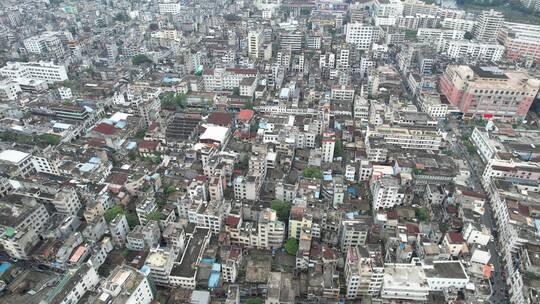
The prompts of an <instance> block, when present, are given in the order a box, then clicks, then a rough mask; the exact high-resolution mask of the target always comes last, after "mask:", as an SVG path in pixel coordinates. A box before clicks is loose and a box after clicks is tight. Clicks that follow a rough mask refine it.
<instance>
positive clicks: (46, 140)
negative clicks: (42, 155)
mask: <svg viewBox="0 0 540 304" xmlns="http://www.w3.org/2000/svg"><path fill="white" fill-rule="evenodd" d="M60 139H61V137H60V136H58V135H55V134H47V133H46V134H40V135H38V136H36V137H35V138H34V141H35V142H36V143H37V144H38V145H41V146H56V145H58V144H59V143H60Z"/></svg>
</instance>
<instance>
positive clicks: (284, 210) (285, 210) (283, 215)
mask: <svg viewBox="0 0 540 304" xmlns="http://www.w3.org/2000/svg"><path fill="white" fill-rule="evenodd" d="M270 208H272V209H274V210H276V214H277V217H278V219H279V220H280V221H282V222H287V221H288V220H289V213H290V212H291V204H290V203H287V202H284V201H282V200H278V199H275V200H272V202H271V204H270Z"/></svg>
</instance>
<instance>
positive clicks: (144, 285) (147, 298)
mask: <svg viewBox="0 0 540 304" xmlns="http://www.w3.org/2000/svg"><path fill="white" fill-rule="evenodd" d="M101 291H102V293H101V295H100V296H99V299H100V300H101V301H103V303H110V302H109V301H112V303H116V302H122V303H125V304H150V303H151V302H152V300H153V299H154V294H153V292H152V287H151V286H150V281H148V278H147V277H146V275H145V274H144V273H142V272H140V271H139V270H137V269H136V268H133V267H131V266H128V265H121V266H117V267H116V268H115V269H114V270H113V272H112V273H111V274H110V275H109V277H108V278H107V279H106V280H105V282H103V283H102V284H101Z"/></svg>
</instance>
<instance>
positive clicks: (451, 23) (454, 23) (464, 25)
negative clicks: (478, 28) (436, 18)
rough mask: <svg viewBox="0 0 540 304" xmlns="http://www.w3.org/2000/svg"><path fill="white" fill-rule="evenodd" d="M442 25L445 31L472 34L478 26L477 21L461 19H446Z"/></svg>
mask: <svg viewBox="0 0 540 304" xmlns="http://www.w3.org/2000/svg"><path fill="white" fill-rule="evenodd" d="M440 24H441V27H442V28H443V29H451V30H458V31H464V32H472V30H473V28H474V26H475V25H476V21H475V20H469V19H460V18H444V19H443V20H442V21H441V22H440Z"/></svg>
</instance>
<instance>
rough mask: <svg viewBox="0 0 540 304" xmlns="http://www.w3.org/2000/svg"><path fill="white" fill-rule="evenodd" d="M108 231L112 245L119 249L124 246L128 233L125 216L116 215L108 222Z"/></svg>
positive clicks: (121, 214)
mask: <svg viewBox="0 0 540 304" xmlns="http://www.w3.org/2000/svg"><path fill="white" fill-rule="evenodd" d="M109 231H110V232H111V236H112V240H113V243H114V244H115V245H116V246H119V247H122V246H124V245H125V244H126V241H127V235H128V233H129V231H130V229H129V225H128V222H127V219H126V215H125V214H123V213H120V214H117V215H116V217H115V218H114V219H113V220H112V221H110V222H109Z"/></svg>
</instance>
